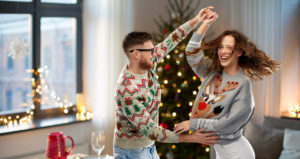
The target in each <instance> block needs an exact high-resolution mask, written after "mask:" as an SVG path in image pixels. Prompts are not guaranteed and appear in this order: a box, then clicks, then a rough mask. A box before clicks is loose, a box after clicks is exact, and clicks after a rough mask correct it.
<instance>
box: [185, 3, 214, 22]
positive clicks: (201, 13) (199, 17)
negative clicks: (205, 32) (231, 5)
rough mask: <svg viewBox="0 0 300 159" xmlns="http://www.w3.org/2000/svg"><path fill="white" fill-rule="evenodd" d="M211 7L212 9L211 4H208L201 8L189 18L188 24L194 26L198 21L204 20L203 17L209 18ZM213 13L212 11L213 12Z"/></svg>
mask: <svg viewBox="0 0 300 159" xmlns="http://www.w3.org/2000/svg"><path fill="white" fill-rule="evenodd" d="M211 9H214V7H213V6H208V7H206V8H203V9H201V10H200V11H199V13H198V14H197V15H196V16H195V17H194V18H193V19H192V20H190V25H191V26H195V25H197V24H198V23H200V22H202V21H204V20H205V19H207V18H211V16H212V14H211V13H212V11H211ZM213 13H214V12H213Z"/></svg>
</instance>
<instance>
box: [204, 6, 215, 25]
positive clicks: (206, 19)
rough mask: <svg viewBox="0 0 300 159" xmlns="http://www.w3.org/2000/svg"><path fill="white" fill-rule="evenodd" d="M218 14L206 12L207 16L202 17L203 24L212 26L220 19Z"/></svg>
mask: <svg viewBox="0 0 300 159" xmlns="http://www.w3.org/2000/svg"><path fill="white" fill-rule="evenodd" d="M218 17H219V16H218V14H217V13H216V12H213V11H211V10H210V9H208V10H206V11H205V14H203V15H202V17H201V19H202V22H203V23H208V24H211V23H213V22H215V21H216V20H217V19H218Z"/></svg>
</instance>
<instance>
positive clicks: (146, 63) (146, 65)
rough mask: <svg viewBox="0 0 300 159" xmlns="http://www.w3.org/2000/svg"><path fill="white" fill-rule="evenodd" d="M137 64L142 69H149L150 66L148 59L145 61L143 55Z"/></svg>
mask: <svg viewBox="0 0 300 159" xmlns="http://www.w3.org/2000/svg"><path fill="white" fill-rule="evenodd" d="M139 65H140V67H141V68H142V69H143V70H149V69H151V68H152V64H151V63H150V62H149V61H147V60H146V58H144V57H143V58H142V59H141V61H140V62H139Z"/></svg>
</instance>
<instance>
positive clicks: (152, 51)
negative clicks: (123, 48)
mask: <svg viewBox="0 0 300 159" xmlns="http://www.w3.org/2000/svg"><path fill="white" fill-rule="evenodd" d="M134 50H138V51H141V52H146V51H150V52H151V56H153V54H154V48H151V49H133V50H130V51H129V52H133V51H134Z"/></svg>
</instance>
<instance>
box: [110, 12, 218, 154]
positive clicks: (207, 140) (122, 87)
mask: <svg viewBox="0 0 300 159" xmlns="http://www.w3.org/2000/svg"><path fill="white" fill-rule="evenodd" d="M212 8H213V7H207V8H204V9H202V10H201V11H200V12H199V14H198V15H197V16H196V17H194V18H193V19H191V20H189V21H188V22H186V23H185V24H183V25H181V26H180V27H179V28H177V29H176V30H175V31H173V32H172V33H171V34H170V35H169V36H168V37H167V38H166V39H165V40H164V41H163V42H161V43H159V44H158V45H156V46H155V47H154V45H153V43H152V37H151V35H150V34H149V33H145V32H131V33H129V34H128V35H127V36H126V37H125V39H124V41H123V49H124V52H125V54H126V56H127V57H128V59H129V65H126V66H125V67H124V69H123V70H122V72H121V74H120V77H119V80H118V82H117V86H116V94H115V97H116V98H115V100H116V103H117V107H116V129H115V138H114V157H115V159H127V158H151V159H152V158H155V159H156V158H159V156H158V155H157V152H156V148H155V145H154V141H158V142H164V143H178V142H196V143H203V144H208V145H211V144H214V143H216V142H217V141H216V138H217V137H216V136H214V134H215V132H210V133H201V132H203V131H204V129H201V130H199V131H196V132H194V133H192V134H191V135H177V134H176V133H174V132H172V131H170V130H167V129H164V128H162V127H159V126H158V108H159V104H160V101H161V89H160V86H159V83H158V80H157V75H156V66H157V63H158V62H159V61H160V60H161V59H163V58H164V57H165V55H166V54H168V53H169V52H170V51H171V50H172V49H174V48H175V46H176V45H177V44H178V43H179V42H180V41H181V40H183V39H184V38H185V37H186V36H187V35H188V34H189V33H190V32H191V31H192V29H193V28H194V27H195V26H196V25H197V24H198V23H200V22H201V21H203V20H204V19H206V18H210V15H211V13H212V11H210V9H212Z"/></svg>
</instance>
